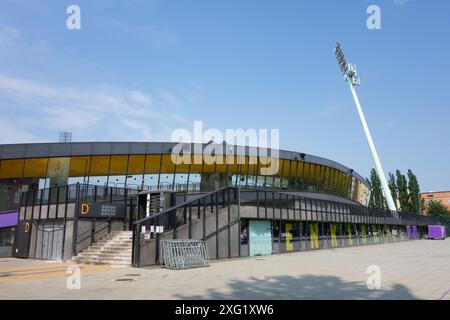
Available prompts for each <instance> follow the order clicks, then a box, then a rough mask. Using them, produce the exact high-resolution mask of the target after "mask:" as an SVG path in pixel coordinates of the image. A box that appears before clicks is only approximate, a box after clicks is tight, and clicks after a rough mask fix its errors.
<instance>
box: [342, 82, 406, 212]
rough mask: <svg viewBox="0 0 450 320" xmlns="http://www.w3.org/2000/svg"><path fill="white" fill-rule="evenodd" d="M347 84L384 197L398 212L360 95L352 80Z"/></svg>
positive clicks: (390, 206) (389, 205)
mask: <svg viewBox="0 0 450 320" xmlns="http://www.w3.org/2000/svg"><path fill="white" fill-rule="evenodd" d="M347 82H348V84H349V85H350V90H351V92H352V95H353V99H354V100H355V105H356V110H358V114H359V119H360V120H361V124H362V126H363V129H364V133H365V134H366V138H367V143H368V144H369V148H370V152H371V153H372V158H373V161H374V162H375V170H376V171H377V174H378V177H379V178H380V182H381V186H382V188H383V193H384V197H385V198H386V202H387V206H388V208H389V210H392V211H397V208H396V207H395V203H394V199H392V195H391V191H390V190H389V187H388V184H387V180H386V177H385V175H384V171H383V168H382V167H381V162H380V159H379V158H378V154H377V150H376V149H375V145H374V144H373V140H372V135H371V134H370V131H369V127H368V126H367V122H366V118H365V117H364V113H363V111H362V108H361V104H360V103H359V99H358V95H357V94H356V90H355V88H354V86H353V83H352V78H351V77H347Z"/></svg>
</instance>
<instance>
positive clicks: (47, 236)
mask: <svg viewBox="0 0 450 320" xmlns="http://www.w3.org/2000/svg"><path fill="white" fill-rule="evenodd" d="M37 232H38V234H37V243H36V256H35V258H36V259H42V260H54V261H58V260H61V259H62V243H63V236H64V223H63V222H62V221H55V220H54V221H51V220H50V221H41V222H40V223H39V224H38V231H37Z"/></svg>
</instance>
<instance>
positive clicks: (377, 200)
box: [369, 169, 386, 209]
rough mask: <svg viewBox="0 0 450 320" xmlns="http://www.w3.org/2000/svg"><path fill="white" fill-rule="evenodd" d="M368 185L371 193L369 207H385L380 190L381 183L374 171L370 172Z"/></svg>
mask: <svg viewBox="0 0 450 320" xmlns="http://www.w3.org/2000/svg"><path fill="white" fill-rule="evenodd" d="M370 184H371V185H372V193H371V194H370V200H369V207H371V208H382V209H384V208H385V207H386V200H385V199H384V196H383V191H382V189H381V181H380V178H379V177H378V174H377V172H376V171H375V169H372V170H371V171H370Z"/></svg>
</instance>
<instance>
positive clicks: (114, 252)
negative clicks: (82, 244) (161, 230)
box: [72, 231, 133, 266]
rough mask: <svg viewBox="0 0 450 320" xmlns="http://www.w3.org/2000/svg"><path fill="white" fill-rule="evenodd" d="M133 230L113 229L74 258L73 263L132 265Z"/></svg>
mask: <svg viewBox="0 0 450 320" xmlns="http://www.w3.org/2000/svg"><path fill="white" fill-rule="evenodd" d="M132 236H133V232H132V231H113V232H112V233H110V234H109V235H107V236H106V237H104V238H103V239H101V240H99V241H97V242H96V243H94V244H93V245H91V246H89V247H88V248H87V249H85V250H83V251H82V252H80V253H79V254H78V255H77V256H75V257H73V258H72V262H73V263H80V264H111V265H115V266H130V265H131V250H132Z"/></svg>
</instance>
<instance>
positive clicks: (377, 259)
mask: <svg viewBox="0 0 450 320" xmlns="http://www.w3.org/2000/svg"><path fill="white" fill-rule="evenodd" d="M68 266H69V265H68V264H66V263H48V262H40V261H33V260H19V259H0V299H445V300H450V293H449V292H450V291H449V289H450V273H449V272H448V270H449V266H450V239H446V240H414V241H405V242H398V243H388V244H380V245H370V246H358V247H348V248H337V249H323V250H317V251H307V252H296V253H289V254H278V255H271V256H261V257H253V258H243V259H233V260H221V261H211V263H210V266H209V267H206V268H197V269H188V270H168V269H163V268H159V267H152V268H149V269H138V268H130V267H125V268H113V267H111V266H98V265H80V266H79V267H80V270H81V278H80V285H81V288H80V289H79V290H77V289H73V290H70V289H69V288H68V287H67V279H68V277H69V276H70V274H69V273H67V267H68ZM370 266H372V269H370V268H369V267H370ZM373 266H376V267H377V268H378V269H379V271H380V285H381V288H380V289H374V290H370V289H368V287H367V279H368V278H369V277H370V276H371V275H370V274H368V273H367V270H368V268H369V270H373Z"/></svg>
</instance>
